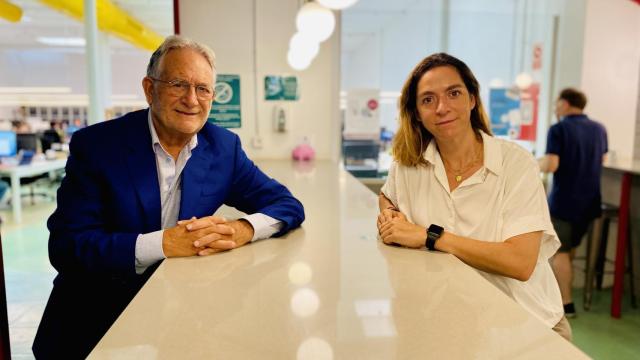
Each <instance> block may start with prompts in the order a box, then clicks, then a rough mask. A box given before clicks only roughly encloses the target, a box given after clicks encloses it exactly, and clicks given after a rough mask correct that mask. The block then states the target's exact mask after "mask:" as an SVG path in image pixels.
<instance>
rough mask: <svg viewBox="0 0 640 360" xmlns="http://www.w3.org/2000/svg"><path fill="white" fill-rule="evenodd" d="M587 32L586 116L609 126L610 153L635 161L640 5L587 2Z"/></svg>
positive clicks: (609, 0)
mask: <svg viewBox="0 0 640 360" xmlns="http://www.w3.org/2000/svg"><path fill="white" fill-rule="evenodd" d="M585 27H586V29H585V41H584V52H583V66H582V88H583V89H584V91H585V92H586V93H587V95H588V97H589V103H588V104H587V108H586V112H587V114H589V115H590V116H591V117H593V118H595V119H597V120H599V121H600V122H601V123H603V124H604V125H605V126H606V128H607V131H608V133H609V150H610V151H613V152H615V154H616V156H617V157H618V158H631V157H632V155H633V152H634V149H633V146H634V136H635V127H636V121H637V119H638V101H639V94H640V66H639V64H640V6H638V4H636V3H634V2H632V1H626V0H588V1H587V9H586V21H585Z"/></svg>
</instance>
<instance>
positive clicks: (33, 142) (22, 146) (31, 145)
mask: <svg viewBox="0 0 640 360" xmlns="http://www.w3.org/2000/svg"><path fill="white" fill-rule="evenodd" d="M17 135H18V137H17V142H18V151H20V150H29V151H33V152H36V151H37V150H38V135H37V134H33V133H26V134H17Z"/></svg>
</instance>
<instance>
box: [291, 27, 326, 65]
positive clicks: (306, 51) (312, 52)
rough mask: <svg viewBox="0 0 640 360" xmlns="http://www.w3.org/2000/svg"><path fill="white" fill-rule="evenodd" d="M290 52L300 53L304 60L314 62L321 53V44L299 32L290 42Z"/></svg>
mask: <svg viewBox="0 0 640 360" xmlns="http://www.w3.org/2000/svg"><path fill="white" fill-rule="evenodd" d="M289 51H293V52H296V53H300V54H301V55H302V56H303V57H304V58H307V59H309V60H313V58H315V57H316V55H318V52H319V51H320V44H318V43H317V42H316V41H315V40H314V39H312V38H310V37H308V36H306V35H304V34H302V33H299V32H298V33H295V34H293V36H292V37H291V40H290V41H289Z"/></svg>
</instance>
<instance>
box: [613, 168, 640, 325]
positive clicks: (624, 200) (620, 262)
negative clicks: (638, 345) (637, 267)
mask: <svg viewBox="0 0 640 360" xmlns="http://www.w3.org/2000/svg"><path fill="white" fill-rule="evenodd" d="M604 167H605V168H607V169H612V170H616V171H620V172H622V184H621V185H620V206H619V207H618V239H617V243H616V259H615V267H614V274H613V290H612V291H611V316H612V317H614V318H617V319H619V318H620V317H621V316H622V295H623V292H624V286H623V285H624V270H625V269H624V268H625V259H626V255H627V241H631V240H630V239H628V234H629V233H628V231H627V229H628V227H629V209H630V201H631V177H632V176H633V175H640V161H638V160H636V161H632V160H626V161H625V160H621V159H617V160H611V159H610V158H608V159H607V161H606V162H605V164H604ZM631 281H633V279H632V280H631Z"/></svg>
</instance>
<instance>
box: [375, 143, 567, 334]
mask: <svg viewBox="0 0 640 360" xmlns="http://www.w3.org/2000/svg"><path fill="white" fill-rule="evenodd" d="M482 139H483V141H484V166H483V167H481V168H480V169H479V170H478V171H477V172H476V173H475V174H473V175H472V176H471V177H469V178H467V179H466V180H464V181H463V182H462V183H461V184H460V185H459V186H458V187H457V188H456V189H455V190H454V191H453V192H451V191H449V183H448V182H447V175H446V173H445V169H444V165H443V163H442V159H441V158H440V153H439V152H438V150H437V148H436V143H435V140H432V141H431V143H429V145H428V146H427V149H426V150H425V152H424V158H425V160H426V161H427V162H428V165H427V166H422V165H420V166H416V167H406V166H403V165H400V164H398V163H396V162H394V163H393V164H392V165H391V168H390V170H389V177H388V178H387V182H386V183H385V184H384V186H383V187H382V193H383V194H384V195H385V196H386V197H387V198H388V199H389V200H391V202H392V203H393V204H394V205H395V206H396V207H397V208H398V209H400V211H401V212H402V213H403V214H405V215H406V216H407V219H408V220H409V221H411V222H413V223H415V224H417V225H420V226H424V227H428V226H429V225H431V224H436V225H440V226H442V227H444V228H445V230H447V231H448V232H450V233H452V234H455V235H459V236H463V237H469V238H472V239H476V240H482V241H493V242H498V241H505V240H507V239H509V238H511V237H513V236H516V235H520V234H525V233H529V232H534V231H543V236H542V239H541V243H540V252H539V255H538V261H537V264H536V268H535V270H534V271H533V274H532V275H531V277H530V278H529V280H527V281H525V282H523V281H519V280H516V279H512V278H509V277H505V276H501V275H495V274H490V273H487V272H484V271H481V270H477V271H478V272H479V273H480V274H481V275H482V276H484V277H485V278H486V279H487V280H489V281H490V282H491V283H493V284H494V285H495V286H497V287H498V288H499V289H500V290H502V291H503V292H504V293H506V294H507V295H508V296H509V297H511V298H512V299H514V300H515V301H516V302H517V303H519V304H520V305H522V306H523V307H524V308H525V309H527V310H528V311H529V312H530V313H532V314H533V315H535V316H536V317H537V318H539V319H540V320H542V321H543V322H544V323H545V324H547V326H549V327H550V328H552V327H554V326H555V325H556V324H557V323H558V321H560V319H561V318H562V316H563V314H564V311H563V308H562V298H561V297H560V289H559V288H558V283H557V282H556V279H555V276H554V274H553V271H552V270H551V266H550V264H549V259H550V258H551V257H552V256H553V255H554V254H555V252H556V250H557V249H558V248H559V247H560V240H559V239H558V236H557V235H556V233H555V231H554V229H553V225H552V224H551V219H550V217H549V207H548V205H547V199H546V196H545V193H544V189H543V187H542V182H541V181H540V176H539V168H538V164H537V162H536V161H535V159H534V158H533V156H532V155H531V154H530V153H528V152H527V151H526V150H525V149H523V148H522V147H520V146H519V145H517V144H515V143H512V142H509V141H506V140H501V139H496V138H494V137H492V136H489V135H487V134H485V133H483V134H482Z"/></svg>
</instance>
